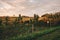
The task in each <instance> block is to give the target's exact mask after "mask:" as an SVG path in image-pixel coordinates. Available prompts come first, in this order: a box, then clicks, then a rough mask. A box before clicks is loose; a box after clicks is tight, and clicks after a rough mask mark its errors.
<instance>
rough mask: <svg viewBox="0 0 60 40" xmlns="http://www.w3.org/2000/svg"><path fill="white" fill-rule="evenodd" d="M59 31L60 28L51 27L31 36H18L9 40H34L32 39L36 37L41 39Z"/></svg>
mask: <svg viewBox="0 0 60 40" xmlns="http://www.w3.org/2000/svg"><path fill="white" fill-rule="evenodd" d="M58 29H60V27H51V28H49V29H45V30H42V31H38V32H33V33H30V34H26V35H17V36H15V37H11V38H9V40H32V39H35V38H36V37H40V36H43V35H45V34H49V33H52V32H54V31H56V30H58Z"/></svg>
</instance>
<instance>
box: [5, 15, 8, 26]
mask: <svg viewBox="0 0 60 40" xmlns="http://www.w3.org/2000/svg"><path fill="white" fill-rule="evenodd" d="M8 18H9V17H8V16H6V17H5V24H6V25H7V24H8V21H9V19H8Z"/></svg>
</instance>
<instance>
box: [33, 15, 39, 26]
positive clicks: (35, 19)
mask: <svg viewBox="0 0 60 40" xmlns="http://www.w3.org/2000/svg"><path fill="white" fill-rule="evenodd" d="M38 19H39V16H38V15H36V14H34V20H33V21H34V25H35V26H37V25H38Z"/></svg>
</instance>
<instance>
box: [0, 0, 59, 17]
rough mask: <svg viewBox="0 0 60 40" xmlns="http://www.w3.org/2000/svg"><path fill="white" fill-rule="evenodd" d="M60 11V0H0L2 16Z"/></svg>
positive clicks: (0, 13)
mask: <svg viewBox="0 0 60 40" xmlns="http://www.w3.org/2000/svg"><path fill="white" fill-rule="evenodd" d="M58 11H60V0H0V16H13V15H15V16H18V14H21V15H26V16H33V14H38V15H39V16H41V15H43V14H45V13H53V12H58Z"/></svg>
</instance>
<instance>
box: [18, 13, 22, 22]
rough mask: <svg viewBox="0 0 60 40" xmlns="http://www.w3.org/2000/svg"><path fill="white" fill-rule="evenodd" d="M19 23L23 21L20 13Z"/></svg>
mask: <svg viewBox="0 0 60 40" xmlns="http://www.w3.org/2000/svg"><path fill="white" fill-rule="evenodd" d="M17 21H18V23H19V22H21V21H22V17H21V14H19V17H18V18H17Z"/></svg>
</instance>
